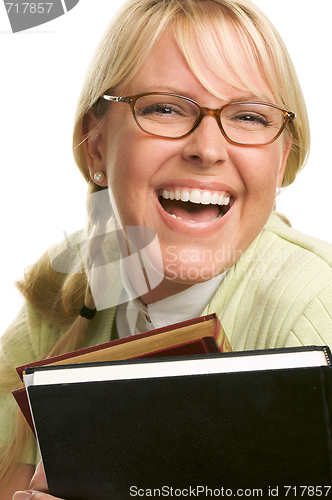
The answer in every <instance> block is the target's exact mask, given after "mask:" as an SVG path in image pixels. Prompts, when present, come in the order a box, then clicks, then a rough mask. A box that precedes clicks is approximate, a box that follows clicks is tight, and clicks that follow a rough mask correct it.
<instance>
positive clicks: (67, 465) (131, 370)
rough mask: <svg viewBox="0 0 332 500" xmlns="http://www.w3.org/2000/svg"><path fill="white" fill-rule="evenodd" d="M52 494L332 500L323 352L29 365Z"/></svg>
mask: <svg viewBox="0 0 332 500" xmlns="http://www.w3.org/2000/svg"><path fill="white" fill-rule="evenodd" d="M25 383H26V386H27V392H28V396H29V400H30V405H31V410H32V414H33V419H34V425H35V428H36V434H37V439H38V442H39V446H40V451H41V455H42V458H43V462H44V468H45V473H46V477H47V481H48V485H49V490H50V493H51V494H52V495H54V496H57V497H60V498H64V499H68V500H104V499H105V500H106V499H107V500H108V499H110V500H112V499H114V500H126V499H131V498H133V497H137V498H139V497H143V498H147V497H167V496H169V497H181V498H182V497H200V498H210V497H213V498H214V497H226V496H227V497H229V496H231V497H234V498H235V497H240V496H243V497H248V496H249V497H256V498H268V499H270V498H273V497H275V498H316V497H318V496H319V497H322V498H330V497H331V498H332V467H331V458H332V455H331V453H332V446H331V444H332V443H331V423H332V422H331V415H332V369H331V366H330V351H329V349H328V348H326V347H324V348H323V347H304V348H285V349H273V350H266V351H252V352H241V353H227V354H210V355H205V356H191V357H178V358H164V359H161V358H159V359H155V360H139V361H138V360H134V361H115V362H106V363H92V364H84V365H78V364H75V365H69V366H54V367H41V368H40V367H37V368H28V369H27V375H26V376H25Z"/></svg>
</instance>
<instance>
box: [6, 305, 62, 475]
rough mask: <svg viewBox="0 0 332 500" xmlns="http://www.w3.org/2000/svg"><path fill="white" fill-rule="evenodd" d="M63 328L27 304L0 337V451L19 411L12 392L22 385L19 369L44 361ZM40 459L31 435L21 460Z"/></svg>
mask: <svg viewBox="0 0 332 500" xmlns="http://www.w3.org/2000/svg"><path fill="white" fill-rule="evenodd" d="M60 331H61V329H60V328H59V327H58V326H52V325H49V324H47V323H46V322H45V321H43V318H42V315H41V314H39V313H37V312H36V311H34V309H32V308H31V307H30V306H29V305H28V304H25V305H24V306H23V308H22V309H21V311H20V313H19V314H18V316H17V318H16V319H15V320H14V321H13V323H12V324H11V325H10V326H9V328H8V329H7V330H6V332H5V333H4V334H3V335H2V336H1V338H0V448H4V447H6V446H7V445H8V444H9V442H10V441H11V439H12V437H13V435H14V432H15V424H16V415H17V412H18V411H19V410H18V406H17V403H16V401H15V399H14V397H13V395H12V390H14V389H16V388H19V387H20V386H21V381H20V378H19V376H18V375H17V373H16V367H17V366H20V365H22V364H25V363H30V362H32V361H35V360H36V359H40V358H42V357H43V356H44V355H45V353H46V352H47V351H48V350H49V349H50V348H51V347H52V346H53V345H54V343H55V342H56V340H57V339H58V338H59V334H60ZM37 460H38V456H37V447H36V443H35V439H34V438H33V436H32V433H31V437H30V439H29V440H28V442H27V443H26V446H25V447H24V448H23V449H22V451H21V456H20V461H21V462H22V463H27V464H33V465H34V464H35V463H36V461H37Z"/></svg>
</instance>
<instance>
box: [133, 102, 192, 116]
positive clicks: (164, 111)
mask: <svg viewBox="0 0 332 500" xmlns="http://www.w3.org/2000/svg"><path fill="white" fill-rule="evenodd" d="M139 114H140V115H141V116H147V115H152V114H157V115H169V116H172V115H177V116H179V115H182V114H183V112H182V110H181V108H179V107H178V106H174V105H173V104H161V103H157V104H151V105H150V106H146V107H144V108H140V110H139Z"/></svg>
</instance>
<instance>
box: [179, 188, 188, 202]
mask: <svg viewBox="0 0 332 500" xmlns="http://www.w3.org/2000/svg"><path fill="white" fill-rule="evenodd" d="M181 201H189V191H186V190H185V189H183V190H182V191H181Z"/></svg>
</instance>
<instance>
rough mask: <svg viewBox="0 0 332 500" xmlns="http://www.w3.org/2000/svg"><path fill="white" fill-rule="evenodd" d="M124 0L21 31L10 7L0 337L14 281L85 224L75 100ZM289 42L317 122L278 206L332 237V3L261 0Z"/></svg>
mask: <svg viewBox="0 0 332 500" xmlns="http://www.w3.org/2000/svg"><path fill="white" fill-rule="evenodd" d="M120 3H121V1H120V0H80V2H79V4H78V5H77V6H76V7H75V8H74V9H72V10H71V11H70V12H68V13H67V14H66V15H64V16H62V17H60V18H58V19H55V20H54V21H51V22H49V23H47V24H44V25H42V26H39V27H36V28H33V29H31V30H28V31H26V32H22V33H16V34H13V33H12V32H11V28H10V25H9V21H8V18H7V15H6V10H5V6H4V4H3V3H2V2H1V3H0V57H1V58H0V61H1V62H0V64H1V68H0V74H1V78H0V95H1V108H0V140H1V155H0V161H1V170H0V173H1V174H0V175H1V186H2V188H1V195H0V203H1V207H0V214H1V247H0V248H1V250H0V251H1V274H0V279H1V297H0V307H1V310H0V335H1V332H3V330H4V329H5V327H6V326H7V325H9V323H10V322H11V321H12V319H13V318H14V317H15V315H16V313H17V311H18V309H19V307H20V304H21V300H22V299H21V298H20V296H19V294H18V292H17V291H16V290H15V287H14V285H13V282H14V280H15V279H17V278H19V277H21V276H22V274H23V271H24V268H25V267H26V266H27V265H28V264H29V263H32V262H34V261H35V260H36V259H37V258H38V257H39V256H40V255H41V254H42V253H43V252H44V251H46V250H47V248H48V247H49V246H51V245H52V244H53V243H55V242H56V241H59V240H61V239H63V232H64V231H66V232H67V233H70V232H71V231H74V230H76V229H78V228H80V227H82V226H83V225H84V211H85V199H84V198H85V191H86V187H85V182H84V181H83V180H82V179H81V175H80V173H79V171H78V169H77V167H76V166H75V164H74V161H73V158H72V153H71V133H72V123H73V116H74V110H75V104H76V101H77V98H78V93H79V91H80V88H81V83H82V80H83V77H84V74H85V71H86V68H87V65H88V63H89V61H90V58H91V56H92V52H93V50H94V48H95V46H96V44H97V42H98V40H99V38H100V36H101V34H102V32H103V30H104V29H105V27H106V25H107V24H108V21H109V19H110V18H111V17H112V15H113V13H114V12H115V11H116V10H117V8H118V6H119V5H120ZM256 3H257V4H258V5H259V6H260V7H261V8H262V10H264V11H265V13H266V14H267V15H268V16H269V17H270V19H271V20H272V21H273V22H274V24H275V25H276V27H277V29H278V30H279V31H280V33H281V35H282V37H283V38H284V40H285V42H286V45H287V47H288V49H289V51H290V54H291V56H292V58H293V60H294V63H295V67H296V69H297V72H298V74H299V77H300V81H301V83H302V86H303V90H304V94H305V97H306V101H307V106H308V111H309V117H310V120H311V128H312V151H311V156H310V160H309V162H308V164H307V166H306V167H305V170H304V171H303V172H302V173H301V174H300V176H299V177H298V179H297V181H296V182H295V184H294V185H293V186H291V187H289V188H287V189H286V191H285V192H284V193H283V194H282V195H281V196H280V198H279V202H278V208H279V210H281V211H283V212H284V213H286V214H287V215H288V216H289V218H290V220H291V222H292V224H293V226H294V227H295V228H297V229H299V230H301V231H303V232H306V233H308V234H311V235H313V236H316V237H318V238H321V239H324V240H327V241H329V242H331V243H332V224H331V222H330V200H331V198H332V193H330V191H331V188H330V181H331V179H332V160H331V154H330V149H331V143H332V122H331V118H332V112H331V109H332V101H331V77H332V74H331V48H332V43H331V40H332V35H331V24H330V22H331V18H332V1H331V0H316V1H315V2H312V0H310V1H309V0H278V1H276V0H256Z"/></svg>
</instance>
